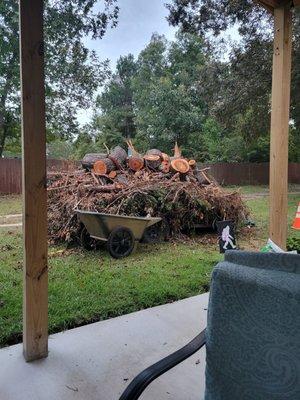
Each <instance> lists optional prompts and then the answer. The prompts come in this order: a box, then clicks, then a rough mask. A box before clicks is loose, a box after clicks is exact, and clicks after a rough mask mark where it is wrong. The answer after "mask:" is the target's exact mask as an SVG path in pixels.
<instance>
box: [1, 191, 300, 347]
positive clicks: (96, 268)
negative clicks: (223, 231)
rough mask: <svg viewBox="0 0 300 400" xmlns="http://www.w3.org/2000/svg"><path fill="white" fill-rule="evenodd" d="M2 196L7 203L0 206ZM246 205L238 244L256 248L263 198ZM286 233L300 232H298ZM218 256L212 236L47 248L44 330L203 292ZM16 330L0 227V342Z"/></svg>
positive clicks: (15, 244)
mask: <svg viewBox="0 0 300 400" xmlns="http://www.w3.org/2000/svg"><path fill="white" fill-rule="evenodd" d="M253 192H254V193H256V192H257V189H256V188H255V189H253ZM253 192H252V193H253ZM299 200H300V198H299V195H290V196H289V225H290V224H291V221H292V219H293V218H294V215H295V212H296V208H297V203H298V201H299ZM10 202H11V204H12V208H9V207H8V206H7V204H8V203H10ZM247 203H248V205H249V207H250V209H251V211H252V219H254V220H255V221H256V224H257V226H256V228H254V229H249V230H248V231H247V229H245V232H244V234H243V236H242V237H240V238H239V245H240V247H241V248H244V249H259V248H260V247H261V245H262V244H264V243H265V241H266V239H267V236H268V235H267V219H268V204H267V198H266V197H262V198H258V199H249V200H247ZM3 204H4V207H3ZM15 204H16V199H12V198H11V197H10V198H9V199H1V200H0V215H1V214H3V213H4V212H5V213H7V212H9V213H12V212H16V211H15V210H18V209H17V208H16V207H15ZM2 207H3V208H2ZM5 207H6V208H5ZM12 209H13V211H11V210H12ZM3 210H5V211H4V212H3ZM7 210H8V211H7ZM293 236H297V237H298V238H300V233H299V232H294V233H293ZM221 258H222V256H221V255H220V254H219V253H218V247H217V237H216V235H214V234H213V235H207V237H206V238H205V239H203V237H198V238H195V240H190V241H187V242H184V243H175V244H174V243H164V244H160V245H139V248H138V250H137V252H136V253H135V254H133V255H132V256H130V257H128V258H126V259H123V260H112V259H111V258H110V257H109V256H108V254H107V253H106V251H98V252H86V251H82V250H81V249H70V250H66V249H65V248H64V247H58V246H55V247H50V249H49V327H50V332H57V331H60V330H62V329H66V328H70V327H74V326H78V325H81V324H84V323H87V322H92V321H97V320H100V319H105V318H109V317H113V316H117V315H121V314H125V313H129V312H132V311H136V310H140V309H143V308H147V307H151V306H155V305H159V304H163V303H166V302H171V301H174V300H178V299H182V298H186V297H189V296H193V295H197V294H200V293H203V292H205V291H207V290H208V287H209V281H210V274H211V270H212V268H213V266H214V265H215V264H216V263H217V262H218V261H219V260H220V259H221ZM21 330H22V237H21V234H20V233H16V232H14V233H13V232H11V233H8V232H7V231H4V230H2V231H1V230H0V346H3V345H6V344H10V343H15V342H16V341H19V340H20V339H21Z"/></svg>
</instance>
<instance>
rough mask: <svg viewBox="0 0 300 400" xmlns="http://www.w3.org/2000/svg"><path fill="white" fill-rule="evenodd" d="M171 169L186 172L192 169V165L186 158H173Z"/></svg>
mask: <svg viewBox="0 0 300 400" xmlns="http://www.w3.org/2000/svg"><path fill="white" fill-rule="evenodd" d="M171 170H172V171H174V172H180V173H181V174H186V173H187V172H189V170H190V166H189V163H188V161H187V160H185V159H184V158H173V159H171Z"/></svg>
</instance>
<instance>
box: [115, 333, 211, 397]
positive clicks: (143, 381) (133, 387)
mask: <svg viewBox="0 0 300 400" xmlns="http://www.w3.org/2000/svg"><path fill="white" fill-rule="evenodd" d="M205 341H206V340H205V330H204V331H202V332H201V333H200V334H199V335H197V336H196V337H195V338H194V339H193V340H192V341H191V342H190V343H188V344H187V345H185V346H184V347H182V348H181V349H179V350H177V351H175V352H174V353H172V354H170V355H169V356H167V357H165V358H163V359H162V360H160V361H158V362H157V363H155V364H153V365H151V366H150V367H148V368H147V369H145V370H144V371H142V372H141V373H139V374H138V375H137V376H136V377H135V378H134V379H133V381H132V382H131V383H130V384H129V385H128V386H127V388H126V389H125V391H124V393H123V394H122V396H121V397H120V400H137V399H138V398H139V397H140V395H141V394H142V393H143V391H144V390H145V389H146V388H147V386H148V385H150V383H151V382H153V381H154V380H155V379H157V378H158V377H159V376H161V375H162V374H164V373H165V372H167V371H169V370H170V369H172V368H173V367H175V366H176V365H178V364H180V363H181V362H182V361H184V360H186V359H187V358H189V357H190V356H192V355H193V354H194V353H196V352H197V351H198V350H200V349H201V347H203V346H204V345H205Z"/></svg>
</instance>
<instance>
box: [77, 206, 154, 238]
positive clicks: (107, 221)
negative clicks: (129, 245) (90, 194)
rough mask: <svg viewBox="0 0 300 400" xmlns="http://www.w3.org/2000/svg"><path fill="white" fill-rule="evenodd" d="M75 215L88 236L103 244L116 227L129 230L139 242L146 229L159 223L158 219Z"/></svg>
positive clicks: (82, 213) (110, 215)
mask: <svg viewBox="0 0 300 400" xmlns="http://www.w3.org/2000/svg"><path fill="white" fill-rule="evenodd" d="M76 213H77V216H78V219H79V220H80V222H82V223H83V225H84V226H85V227H86V229H87V231H88V233H89V234H90V236H91V237H92V238H94V239H98V240H102V241H104V242H106V241H107V240H108V237H109V235H110V233H111V231H112V230H113V229H115V228H117V227H125V228H128V229H130V230H131V231H132V233H133V235H134V237H135V240H137V241H139V240H141V239H142V237H143V234H144V232H145V229H146V228H148V227H149V226H151V225H154V224H156V223H157V222H160V221H161V218H159V217H157V218H154V217H131V216H127V215H115V214H105V213H98V212H92V211H82V210H76Z"/></svg>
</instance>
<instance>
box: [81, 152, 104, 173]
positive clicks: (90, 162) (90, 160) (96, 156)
mask: <svg viewBox="0 0 300 400" xmlns="http://www.w3.org/2000/svg"><path fill="white" fill-rule="evenodd" d="M106 157H107V154H105V153H90V154H86V155H85V156H84V157H83V159H82V161H81V165H82V167H83V168H84V169H85V170H86V171H90V170H91V169H92V168H93V166H94V164H95V162H96V161H99V160H103V159H104V158H106Z"/></svg>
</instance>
